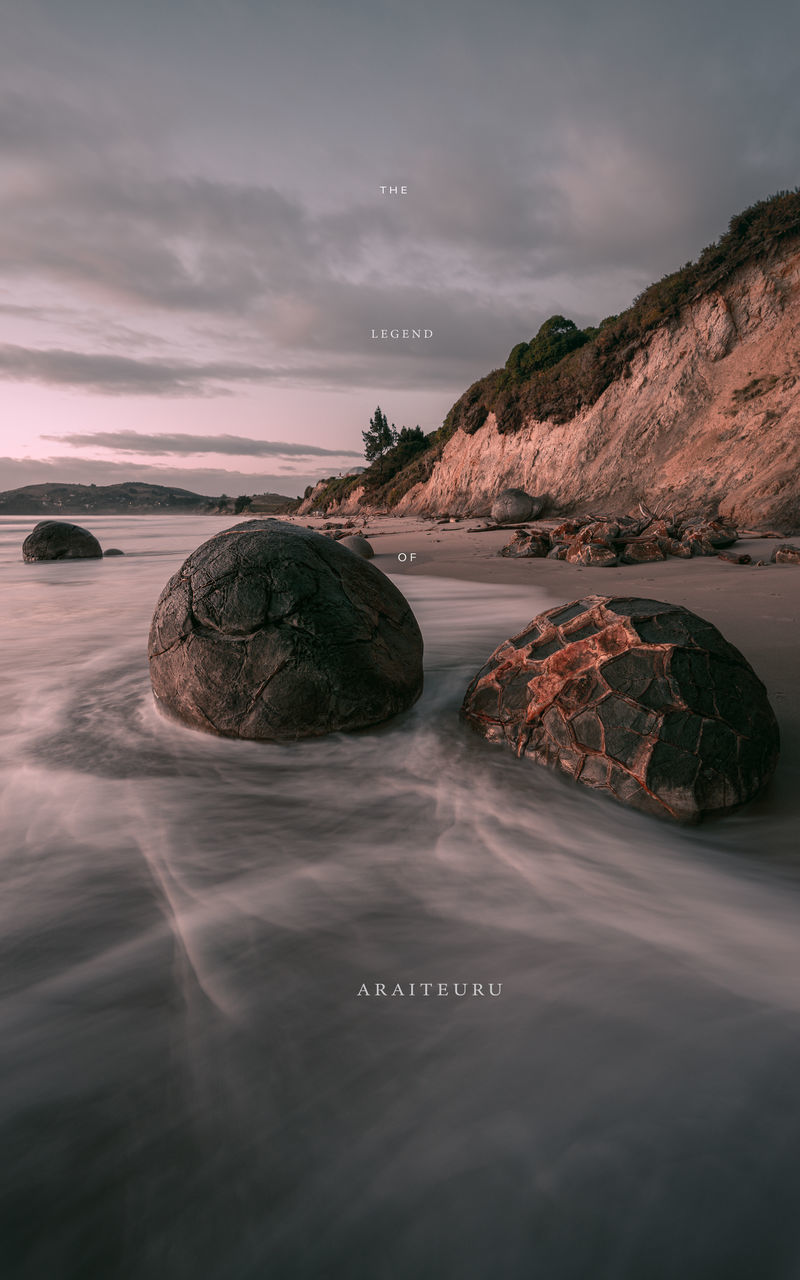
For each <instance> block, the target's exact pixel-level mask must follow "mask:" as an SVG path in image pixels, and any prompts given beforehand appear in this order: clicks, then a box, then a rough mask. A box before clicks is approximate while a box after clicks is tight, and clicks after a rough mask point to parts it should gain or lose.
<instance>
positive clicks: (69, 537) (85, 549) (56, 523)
mask: <svg viewBox="0 0 800 1280" xmlns="http://www.w3.org/2000/svg"><path fill="white" fill-rule="evenodd" d="M102 555H103V551H102V548H101V546H100V543H99V542H98V541H97V538H96V537H95V536H94V534H93V533H90V532H89V530H88V529H82V528H81V526H80V525H79V524H70V523H69V522H68V521H67V520H40V521H39V523H38V524H37V525H36V526H35V528H34V529H33V531H32V532H31V533H29V534H28V536H27V538H26V539H25V541H24V542H23V544H22V559H23V560H24V561H25V562H26V563H27V564H31V563H33V561H35V560H99V559H100V558H101V557H102Z"/></svg>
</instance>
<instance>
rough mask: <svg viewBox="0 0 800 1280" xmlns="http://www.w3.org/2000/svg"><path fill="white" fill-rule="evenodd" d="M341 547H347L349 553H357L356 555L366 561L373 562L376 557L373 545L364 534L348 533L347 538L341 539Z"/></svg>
mask: <svg viewBox="0 0 800 1280" xmlns="http://www.w3.org/2000/svg"><path fill="white" fill-rule="evenodd" d="M339 546H340V547H347V549H348V551H355V553H356V555H357V556H361V557H362V559H364V560H371V559H372V557H373V556H374V555H375V552H374V551H373V550H372V543H371V542H368V541H367V539H366V538H365V537H364V535H363V534H362V533H348V534H347V535H346V537H344V538H340V539H339Z"/></svg>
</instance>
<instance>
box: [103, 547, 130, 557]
mask: <svg viewBox="0 0 800 1280" xmlns="http://www.w3.org/2000/svg"><path fill="white" fill-rule="evenodd" d="M103 555H104V556H124V555H125V552H124V551H120V549H119V547H106V549H105V551H104V552H103Z"/></svg>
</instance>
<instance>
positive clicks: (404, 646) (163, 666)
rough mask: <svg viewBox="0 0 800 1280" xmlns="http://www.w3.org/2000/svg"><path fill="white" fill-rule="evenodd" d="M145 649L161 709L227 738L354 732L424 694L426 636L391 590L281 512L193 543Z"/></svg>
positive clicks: (371, 569) (359, 562) (362, 564)
mask: <svg viewBox="0 0 800 1280" xmlns="http://www.w3.org/2000/svg"><path fill="white" fill-rule="evenodd" d="M148 654H149V658H150V678H151V682H152V685H153V693H154V695H155V698H156V703H157V705H158V706H159V708H160V709H161V710H163V711H164V712H166V713H167V714H168V715H170V716H172V717H174V718H176V719H178V720H181V721H182V722H183V723H184V724H187V725H191V726H192V727H193V728H195V729H203V730H205V731H207V732H209V733H217V734H220V735H222V736H224V737H229V738H251V739H257V740H263V741H277V742H283V741H291V740H293V739H296V738H306V737H317V736H319V735H321V734H325V733H332V732H334V731H336V730H351V729H362V728H365V727H366V726H368V725H374V724H378V723H380V722H381V721H383V720H387V719H388V718H389V717H390V716H394V715H397V714H398V712H401V711H405V710H406V709H407V708H408V707H410V706H411V705H412V703H414V702H415V701H416V699H417V698H418V697H419V695H420V693H421V692H422V637H421V635H420V630H419V627H418V626H417V621H416V619H415V617H414V614H413V613H412V611H411V607H410V605H409V604H408V601H407V600H406V599H405V597H404V596H403V595H402V594H401V592H400V591H398V589H397V587H395V586H394V585H393V583H391V582H390V581H389V579H388V578H387V577H386V576H385V575H384V574H382V573H381V571H380V570H379V569H377V568H375V566H374V565H371V564H369V563H368V562H367V561H366V560H363V559H362V558H361V557H360V556H358V555H355V554H353V552H352V551H348V550H347V549H346V548H344V547H342V546H341V545H340V544H339V543H337V542H334V541H333V540H332V539H330V538H326V537H324V536H322V535H321V534H318V533H314V532H311V531H309V530H307V529H299V528H297V527H296V526H295V525H291V524H288V523H285V522H283V521H280V520H251V521H248V522H246V523H245V524H240V525H235V526H234V527H233V528H232V529H228V530H227V531H226V532H224V533H220V534H217V535H216V536H215V537H213V538H211V539H210V540H209V541H208V542H204V543H203V545H202V546H200V547H198V548H197V550H196V551H193V552H192V554H191V555H190V556H189V558H188V559H187V560H186V562H185V563H184V564H183V566H182V567H181V568H180V569H179V570H178V572H177V573H175V574H174V575H173V576H172V577H171V578H170V580H169V582H168V583H167V585H166V586H165V588H164V590H163V591H162V593H161V596H160V597H159V600H158V603H157V604H156V608H155V613H154V615H153V622H152V625H151V628H150V639H149V645H148Z"/></svg>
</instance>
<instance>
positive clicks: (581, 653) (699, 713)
mask: <svg viewBox="0 0 800 1280" xmlns="http://www.w3.org/2000/svg"><path fill="white" fill-rule="evenodd" d="M462 714H463V715H464V716H465V717H466V719H467V720H468V722H469V723H470V724H471V725H472V727H473V728H474V729H476V730H477V731H478V732H479V733H481V734H483V736H484V737H486V738H488V739H489V741H490V742H497V743H503V744H505V745H506V746H508V747H510V748H511V749H512V750H513V751H514V752H515V754H516V755H517V756H525V757H527V758H528V759H529V760H532V761H535V762H537V763H539V764H545V765H549V766H551V767H553V768H557V769H562V770H563V771H564V772H565V773H568V774H569V775H570V776H571V777H573V778H575V779H577V780H578V781H580V782H583V783H585V784H586V785H588V786H590V787H593V788H595V789H596V790H600V791H604V792H606V793H607V794H608V795H610V796H613V797H614V798H615V799H617V800H620V801H622V803H624V804H628V805H630V806H632V807H633V808H636V809H642V810H644V811H645V812H646V813H651V814H656V815H658V816H661V817H665V818H671V819H674V820H677V821H679V822H698V821H700V820H701V819H702V818H706V817H712V816H716V815H720V814H724V813H728V812H730V811H731V810H732V809H736V808H738V807H739V806H740V805H742V804H746V803H747V801H748V800H752V799H753V797H754V796H756V795H758V793H759V792H760V791H761V790H762V788H763V787H764V786H765V785H766V783H767V782H768V781H769V779H770V777H771V776H772V773H773V772H774V769H775V765H776V763H777V760H778V750H779V745H780V743H779V734H778V725H777V722H776V719H775V715H774V713H773V711H772V707H771V706H770V704H769V701H768V699H767V693H766V690H765V688H764V686H763V684H762V683H761V681H760V680H759V678H758V676H757V675H756V674H755V672H754V671H753V669H752V667H751V666H750V665H749V663H748V662H747V660H746V659H745V658H744V657H743V656H742V654H741V653H739V651H738V649H735V648H734V647H733V645H732V644H729V643H728V641H727V640H726V639H725V638H724V637H723V636H722V635H721V633H720V632H719V631H718V630H717V628H716V627H714V626H712V624H711V623H710V622H706V621H704V619H702V618H699V617H698V616H697V615H696V614H694V613H691V612H690V611H689V610H688V609H683V608H681V607H680V606H678V605H672V604H664V603H661V602H660V601H658V600H643V599H638V598H630V597H615V596H599V595H592V596H587V597H586V598H585V599H583V600H576V601H574V602H573V603H571V604H567V605H560V606H559V607H558V608H556V609H548V610H547V611H546V612H545V613H542V614H540V615H539V616H538V617H536V618H534V619H533V621H532V622H531V623H530V624H529V625H528V626H527V627H526V628H525V630H524V631H522V632H520V634H519V635H516V636H513V637H512V638H511V639H510V640H506V641H505V642H504V643H503V644H501V645H500V646H499V648H498V649H496V650H495V652H494V653H493V654H492V656H491V657H490V658H489V660H488V662H487V663H486V664H485V666H484V667H482V668H481V670H480V671H479V672H478V674H477V675H476V676H475V678H474V680H473V681H472V683H471V684H470V686H469V688H468V690H467V693H466V697H465V698H464V704H463V707H462Z"/></svg>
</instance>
